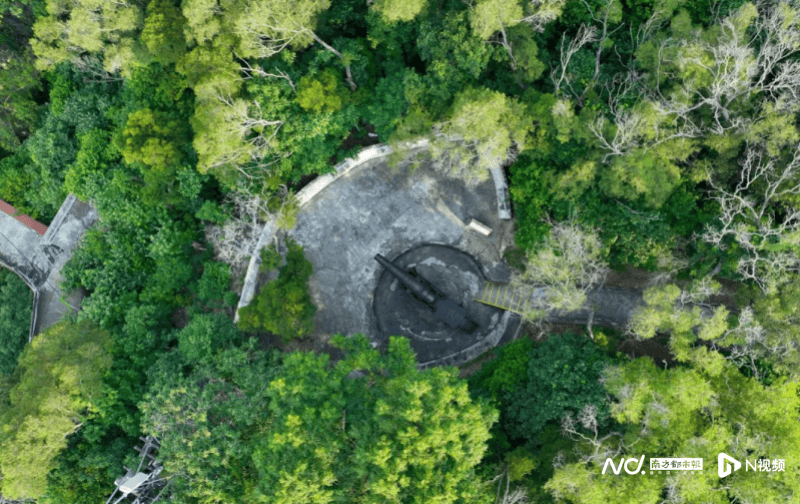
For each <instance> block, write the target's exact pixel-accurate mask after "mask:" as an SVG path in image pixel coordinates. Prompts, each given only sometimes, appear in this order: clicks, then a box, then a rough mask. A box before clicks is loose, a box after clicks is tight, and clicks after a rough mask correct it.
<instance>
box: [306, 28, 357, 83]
mask: <svg viewBox="0 0 800 504" xmlns="http://www.w3.org/2000/svg"><path fill="white" fill-rule="evenodd" d="M309 31H310V30H309ZM310 33H311V36H312V37H314V40H316V41H317V42H319V43H320V45H322V47H324V48H325V49H327V50H329V51H330V52H332V53H333V54H335V55H336V56H338V57H339V59H340V60H342V63H343V64H344V71H345V74H346V75H347V79H346V80H347V83H348V84H349V85H350V91H355V90H356V89H358V86H356V83H355V81H353V74H352V73H351V72H350V65H348V64H346V63H344V56H343V55H342V53H340V52H339V51H337V50H336V49H334V48H333V47H332V46H330V45H329V44H328V43H327V42H325V41H324V40H322V39H321V38H319V36H317V34H316V33H314V32H313V31H310Z"/></svg>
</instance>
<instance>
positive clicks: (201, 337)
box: [177, 313, 242, 364]
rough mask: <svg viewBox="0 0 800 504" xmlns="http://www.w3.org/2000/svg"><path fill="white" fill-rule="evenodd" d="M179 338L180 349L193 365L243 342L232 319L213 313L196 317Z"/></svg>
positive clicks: (180, 332)
mask: <svg viewBox="0 0 800 504" xmlns="http://www.w3.org/2000/svg"><path fill="white" fill-rule="evenodd" d="M177 336H178V349H179V350H180V351H181V353H182V354H183V355H184V357H186V360H187V362H189V363H191V364H195V363H199V362H203V361H206V360H208V359H210V358H212V357H213V356H214V355H215V354H216V353H218V352H220V351H222V350H224V349H225V348H227V347H230V346H231V345H233V344H236V343H238V342H241V340H242V336H241V332H240V331H239V330H238V329H237V328H236V326H234V325H233V321H232V320H231V319H230V317H228V316H227V315H225V314H213V313H207V314H204V313H200V314H196V315H194V316H193V317H192V320H190V321H189V324H188V325H187V326H186V327H184V328H183V329H181V330H180V331H179V332H178V334H177Z"/></svg>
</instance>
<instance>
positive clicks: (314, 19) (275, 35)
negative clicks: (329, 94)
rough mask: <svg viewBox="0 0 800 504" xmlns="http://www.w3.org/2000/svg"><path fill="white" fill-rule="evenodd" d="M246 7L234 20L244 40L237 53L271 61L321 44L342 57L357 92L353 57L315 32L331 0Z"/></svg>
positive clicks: (271, 1) (276, 0)
mask: <svg viewBox="0 0 800 504" xmlns="http://www.w3.org/2000/svg"><path fill="white" fill-rule="evenodd" d="M246 5H247V7H246V8H242V9H240V10H239V11H238V12H237V16H236V18H235V20H234V21H233V24H234V26H235V27H234V32H235V33H236V34H237V35H238V36H239V38H240V43H239V47H238V51H237V53H239V54H240V55H241V56H242V57H244V58H269V57H270V56H274V55H275V54H278V53H280V52H281V51H283V50H284V49H286V48H291V49H293V50H300V49H304V48H306V47H308V46H309V45H311V44H313V43H314V42H317V43H319V44H320V45H321V46H322V47H324V48H325V49H326V50H328V51H330V52H331V53H333V54H334V55H336V57H338V58H339V60H340V61H341V63H342V65H344V68H345V73H346V74H347V76H346V79H347V82H348V84H349V85H350V89H351V90H352V91H355V90H356V83H355V82H354V81H353V77H352V73H351V70H350V61H349V58H347V57H346V56H345V55H344V54H342V53H341V52H339V51H338V50H336V49H335V48H334V47H333V46H331V45H330V44H328V43H327V42H325V41H324V40H322V39H321V38H320V37H319V35H317V33H316V31H315V30H316V29H317V25H318V23H319V18H320V15H321V14H322V13H323V12H325V11H326V10H328V8H329V7H330V5H331V2H330V0H301V1H299V2H285V1H283V0H261V1H252V2H246Z"/></svg>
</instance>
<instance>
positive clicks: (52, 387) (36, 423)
mask: <svg viewBox="0 0 800 504" xmlns="http://www.w3.org/2000/svg"><path fill="white" fill-rule="evenodd" d="M110 343H111V340H110V335H109V334H108V332H106V331H105V330H103V329H101V328H99V327H97V326H96V325H94V324H92V323H91V322H81V323H79V324H72V323H70V322H59V323H57V324H55V325H53V326H51V327H49V328H48V329H47V330H45V331H44V332H42V333H41V334H39V335H38V336H37V337H36V338H35V339H34V340H33V342H32V343H31V344H30V345H29V346H28V347H26V349H25V350H24V351H23V353H22V356H21V357H20V359H19V366H18V368H17V371H15V373H14V375H13V377H12V381H13V387H12V388H11V390H10V395H9V397H10V403H9V404H8V405H7V406H2V407H0V424H1V425H2V432H0V460H2V473H3V480H2V492H3V495H5V496H6V497H9V498H15V499H19V498H37V497H39V496H41V495H42V494H43V493H44V491H45V489H46V483H47V480H46V476H47V473H48V472H50V470H51V469H52V468H53V460H54V458H55V457H56V455H58V453H59V452H60V451H61V450H62V449H64V447H65V446H66V437H67V436H68V435H69V434H71V433H73V432H75V431H76V430H78V429H79V428H80V427H81V424H82V420H83V419H84V418H85V417H86V414H87V413H89V412H92V411H93V410H94V409H95V404H94V402H95V400H96V399H97V398H98V395H99V393H100V391H101V383H102V382H101V379H102V376H103V374H104V372H105V371H106V370H107V369H108V368H109V367H110V366H111V354H110V353H109V345H110Z"/></svg>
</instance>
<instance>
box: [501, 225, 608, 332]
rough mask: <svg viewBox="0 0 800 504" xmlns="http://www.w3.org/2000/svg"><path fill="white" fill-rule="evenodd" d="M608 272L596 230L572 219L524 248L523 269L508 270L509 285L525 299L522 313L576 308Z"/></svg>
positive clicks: (531, 316) (534, 315)
mask: <svg viewBox="0 0 800 504" xmlns="http://www.w3.org/2000/svg"><path fill="white" fill-rule="evenodd" d="M607 274H608V267H607V265H606V263H605V260H604V259H603V245H602V242H601V241H600V238H599V236H598V234H597V232H596V231H594V230H586V229H585V228H582V227H581V226H580V225H578V224H576V223H575V222H574V221H572V222H566V223H557V224H555V225H554V226H553V227H552V229H551V230H550V236H549V237H547V238H545V241H544V243H542V244H541V245H540V246H539V247H537V248H534V249H532V250H530V251H529V252H528V257H527V261H526V262H525V269H524V270H523V271H521V272H515V273H512V276H511V285H512V286H513V287H514V288H515V289H518V290H519V291H520V292H521V295H522V296H523V299H525V305H524V306H523V310H524V311H523V317H524V318H526V319H528V320H537V319H542V318H544V317H545V316H546V315H547V313H548V312H555V313H566V312H571V311H576V310H579V309H581V308H582V307H583V304H584V303H585V302H586V293H587V292H588V291H589V290H591V289H592V288H593V287H594V286H596V285H598V284H600V283H602V282H603V280H604V279H605V277H606V275H607Z"/></svg>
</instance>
